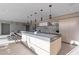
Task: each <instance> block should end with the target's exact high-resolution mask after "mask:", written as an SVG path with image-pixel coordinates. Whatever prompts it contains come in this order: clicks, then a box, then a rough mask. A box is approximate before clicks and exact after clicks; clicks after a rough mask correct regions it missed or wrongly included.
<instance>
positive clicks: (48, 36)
mask: <svg viewBox="0 0 79 59" xmlns="http://www.w3.org/2000/svg"><path fill="white" fill-rule="evenodd" d="M22 35H28V36H31V37H35V38H39V39H42V40H45V41H50V42H52V41H54V40H56V39H57V38H59V37H60V35H55V34H44V33H37V34H34V32H25V31H22Z"/></svg>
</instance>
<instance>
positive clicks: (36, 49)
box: [31, 44, 50, 55]
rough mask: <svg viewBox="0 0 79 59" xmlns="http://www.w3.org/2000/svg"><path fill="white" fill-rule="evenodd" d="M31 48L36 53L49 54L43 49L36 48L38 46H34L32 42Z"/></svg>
mask: <svg viewBox="0 0 79 59" xmlns="http://www.w3.org/2000/svg"><path fill="white" fill-rule="evenodd" d="M31 48H32V50H33V51H34V52H35V53H36V54H38V55H50V53H49V52H47V51H44V50H42V49H40V48H38V47H37V46H35V45H34V44H31Z"/></svg>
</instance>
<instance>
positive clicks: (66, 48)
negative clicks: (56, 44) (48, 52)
mask: <svg viewBox="0 0 79 59" xmlns="http://www.w3.org/2000/svg"><path fill="white" fill-rule="evenodd" d="M75 47H76V46H74V45H70V44H67V43H64V42H63V43H62V47H61V50H60V52H59V54H58V55H66V54H67V53H68V52H69V51H71V50H72V49H73V48H75Z"/></svg>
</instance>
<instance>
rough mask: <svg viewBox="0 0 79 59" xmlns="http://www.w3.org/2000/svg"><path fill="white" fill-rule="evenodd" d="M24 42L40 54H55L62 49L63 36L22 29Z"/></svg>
mask: <svg viewBox="0 0 79 59" xmlns="http://www.w3.org/2000/svg"><path fill="white" fill-rule="evenodd" d="M21 33H22V42H23V44H24V45H26V46H28V47H29V48H30V49H31V50H32V51H34V52H35V53H36V54H38V55H50V54H52V55H55V54H57V53H58V52H59V50H60V49H61V37H60V36H59V35H55V34H44V33H37V34H34V32H26V31H21Z"/></svg>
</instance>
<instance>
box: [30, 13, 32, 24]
mask: <svg viewBox="0 0 79 59" xmlns="http://www.w3.org/2000/svg"><path fill="white" fill-rule="evenodd" d="M30 16H31V18H32V14H31V15H30ZM30 24H32V19H31V21H30Z"/></svg>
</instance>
